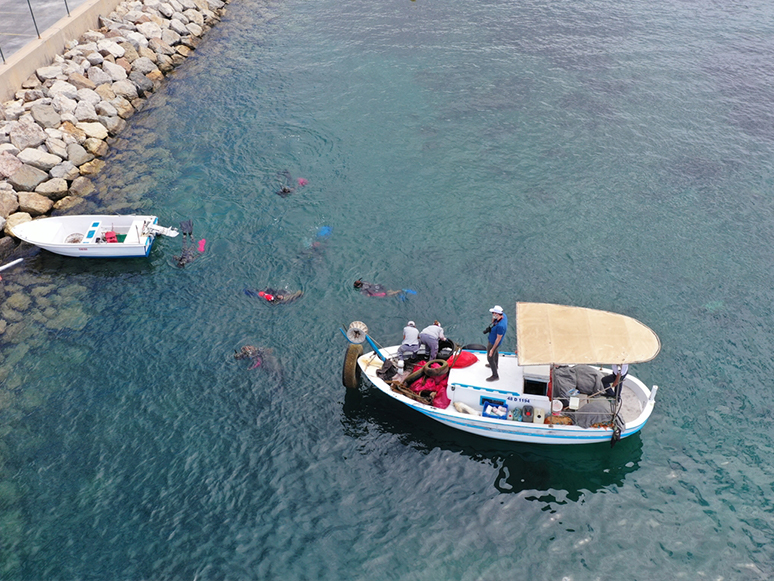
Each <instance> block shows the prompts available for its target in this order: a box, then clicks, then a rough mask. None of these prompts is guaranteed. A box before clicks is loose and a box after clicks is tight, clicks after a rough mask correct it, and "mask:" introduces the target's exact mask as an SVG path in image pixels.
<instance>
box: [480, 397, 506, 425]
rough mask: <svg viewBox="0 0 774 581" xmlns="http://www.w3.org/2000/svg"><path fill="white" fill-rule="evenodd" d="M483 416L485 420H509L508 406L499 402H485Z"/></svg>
mask: <svg viewBox="0 0 774 581" xmlns="http://www.w3.org/2000/svg"><path fill="white" fill-rule="evenodd" d="M481 415H482V416H484V417H485V418H494V419H496V420H507V419H508V404H505V403H499V402H490V401H484V410H483V411H482V412H481Z"/></svg>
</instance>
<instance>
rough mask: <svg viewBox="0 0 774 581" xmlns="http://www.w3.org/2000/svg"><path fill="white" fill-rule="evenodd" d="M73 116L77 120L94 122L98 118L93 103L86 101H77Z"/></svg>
mask: <svg viewBox="0 0 774 581" xmlns="http://www.w3.org/2000/svg"><path fill="white" fill-rule="evenodd" d="M74 115H75V118H76V119H77V120H78V121H87V122H94V121H97V120H98V119H99V116H98V115H97V111H96V109H94V105H92V104H91V103H89V102H88V101H81V102H79V103H78V107H76V108H75V113H74Z"/></svg>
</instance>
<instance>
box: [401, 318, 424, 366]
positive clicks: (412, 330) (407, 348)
mask: <svg viewBox="0 0 774 581" xmlns="http://www.w3.org/2000/svg"><path fill="white" fill-rule="evenodd" d="M417 351H419V330H418V329H417V326H416V325H415V324H414V321H409V322H408V323H407V324H406V326H405V327H403V343H401V345H400V347H398V357H399V358H400V360H401V361H403V360H405V359H406V354H407V353H414V354H416V352H417Z"/></svg>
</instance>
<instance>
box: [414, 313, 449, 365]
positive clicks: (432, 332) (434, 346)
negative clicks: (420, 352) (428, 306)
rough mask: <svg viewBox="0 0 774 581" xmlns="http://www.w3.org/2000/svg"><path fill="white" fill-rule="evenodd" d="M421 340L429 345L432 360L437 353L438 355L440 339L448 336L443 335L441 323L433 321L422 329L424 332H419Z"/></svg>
mask: <svg viewBox="0 0 774 581" xmlns="http://www.w3.org/2000/svg"><path fill="white" fill-rule="evenodd" d="M419 340H420V341H421V342H422V343H424V344H425V345H427V348H428V350H429V352H430V360H431V361H432V360H433V359H435V357H436V355H438V341H440V340H446V337H444V336H443V327H441V323H439V322H438V321H433V324H432V325H430V326H429V327H425V328H424V329H422V332H421V333H420V334H419Z"/></svg>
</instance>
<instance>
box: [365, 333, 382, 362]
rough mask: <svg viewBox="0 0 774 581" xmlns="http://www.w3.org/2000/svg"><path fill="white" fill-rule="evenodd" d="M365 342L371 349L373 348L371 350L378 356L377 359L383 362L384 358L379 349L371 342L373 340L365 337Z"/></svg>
mask: <svg viewBox="0 0 774 581" xmlns="http://www.w3.org/2000/svg"><path fill="white" fill-rule="evenodd" d="M366 341H368V344H369V345H370V346H371V347H373V349H374V353H376V354H377V355H378V356H379V359H381V360H382V361H385V357H384V355H382V352H381V351H379V347H377V346H376V343H374V342H373V340H372V339H371V337H369V336H368V335H366Z"/></svg>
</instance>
